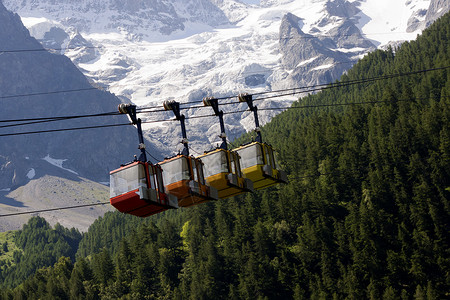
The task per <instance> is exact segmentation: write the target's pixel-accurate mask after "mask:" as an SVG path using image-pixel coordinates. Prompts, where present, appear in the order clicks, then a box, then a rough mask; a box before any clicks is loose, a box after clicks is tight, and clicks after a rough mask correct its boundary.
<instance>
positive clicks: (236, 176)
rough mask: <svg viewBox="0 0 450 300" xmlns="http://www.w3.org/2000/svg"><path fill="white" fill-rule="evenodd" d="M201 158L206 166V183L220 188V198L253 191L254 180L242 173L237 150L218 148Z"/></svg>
mask: <svg viewBox="0 0 450 300" xmlns="http://www.w3.org/2000/svg"><path fill="white" fill-rule="evenodd" d="M199 158H200V159H201V160H202V161H203V163H204V164H205V167H206V168H205V178H206V183H207V184H208V185H210V186H213V187H215V188H216V189H217V190H218V193H219V198H221V199H225V198H228V197H231V196H236V195H239V194H242V193H246V192H251V191H253V182H252V181H251V180H250V179H247V178H244V176H243V174H242V171H241V166H240V157H239V154H238V153H237V152H235V151H230V150H225V149H221V148H218V149H216V150H213V151H211V152H207V153H205V154H203V155H201V156H199Z"/></svg>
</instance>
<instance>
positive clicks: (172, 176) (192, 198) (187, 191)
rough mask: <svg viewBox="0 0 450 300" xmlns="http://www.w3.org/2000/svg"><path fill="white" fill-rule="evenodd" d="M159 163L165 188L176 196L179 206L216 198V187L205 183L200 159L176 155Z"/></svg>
mask: <svg viewBox="0 0 450 300" xmlns="http://www.w3.org/2000/svg"><path fill="white" fill-rule="evenodd" d="M159 165H160V166H161V168H162V169H163V178H164V184H165V185H166V186H165V187H166V190H167V192H168V193H170V194H172V195H175V196H177V198H178V205H179V206H181V207H188V206H192V205H196V204H200V203H204V202H208V201H211V200H217V199H218V194H217V189H215V188H214V187H211V186H207V185H206V182H205V177H204V175H203V163H202V161H201V160H200V159H197V158H195V157H192V156H186V155H178V156H175V157H173V158H170V159H166V160H164V161H162V162H160V163H159Z"/></svg>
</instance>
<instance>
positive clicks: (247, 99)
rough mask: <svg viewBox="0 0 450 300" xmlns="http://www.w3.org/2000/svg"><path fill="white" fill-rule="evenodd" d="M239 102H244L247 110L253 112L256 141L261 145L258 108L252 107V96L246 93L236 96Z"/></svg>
mask: <svg viewBox="0 0 450 300" xmlns="http://www.w3.org/2000/svg"><path fill="white" fill-rule="evenodd" d="M238 99H239V102H246V103H247V105H248V108H249V109H250V110H251V111H252V112H253V117H254V118H255V131H256V141H257V142H258V143H262V136H261V128H260V127H259V118H258V107H257V106H254V105H253V96H252V95H250V94H248V93H241V94H239V96H238Z"/></svg>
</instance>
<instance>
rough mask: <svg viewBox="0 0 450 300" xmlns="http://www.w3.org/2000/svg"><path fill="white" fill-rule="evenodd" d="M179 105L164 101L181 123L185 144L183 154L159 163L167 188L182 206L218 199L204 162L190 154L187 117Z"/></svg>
mask: <svg viewBox="0 0 450 300" xmlns="http://www.w3.org/2000/svg"><path fill="white" fill-rule="evenodd" d="M179 105H180V104H179V103H178V102H175V101H165V102H164V108H165V109H166V110H172V111H173V112H174V114H175V116H176V118H177V120H179V121H180V123H181V132H182V136H183V140H182V143H183V144H184V148H183V151H182V153H181V154H179V155H177V156H175V157H173V158H169V159H166V160H164V161H162V162H160V163H159V165H160V166H161V168H162V170H163V171H164V172H163V178H164V183H165V188H166V190H167V192H168V193H170V194H173V195H175V196H177V198H178V205H179V206H181V207H189V206H192V205H196V204H200V203H205V202H208V201H211V200H218V198H219V197H218V191H217V189H216V188H214V187H212V186H209V185H207V184H206V181H205V177H204V173H203V168H204V166H203V162H202V161H201V160H200V159H199V158H195V157H193V156H190V155H189V147H188V141H187V137H186V127H185V124H184V120H185V117H184V115H181V114H180V106H179Z"/></svg>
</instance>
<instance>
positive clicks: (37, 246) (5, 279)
mask: <svg viewBox="0 0 450 300" xmlns="http://www.w3.org/2000/svg"><path fill="white" fill-rule="evenodd" d="M80 240H81V233H80V232H79V231H78V230H76V229H74V228H72V229H70V230H69V229H66V228H64V227H62V226H61V225H59V224H56V225H55V227H54V228H52V227H51V226H50V224H48V222H47V221H46V220H45V219H44V218H40V217H34V218H31V219H30V220H29V222H28V223H27V224H25V225H24V226H23V229H22V230H18V231H16V232H15V233H14V244H15V246H16V247H15V249H13V248H12V247H11V246H8V245H6V247H5V246H3V249H2V250H3V251H2V252H6V251H13V250H14V251H13V254H12V260H6V259H3V260H1V259H0V283H1V284H0V288H4V287H8V286H15V285H17V284H19V283H21V282H22V281H23V280H25V279H27V278H28V277H29V276H30V275H32V274H33V273H34V272H35V271H36V270H37V269H39V268H42V267H45V266H50V265H53V264H54V263H55V262H56V261H58V259H59V258H60V257H61V256H67V257H69V258H71V259H75V253H76V251H77V249H78V243H79V242H80ZM3 245H4V244H3Z"/></svg>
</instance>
